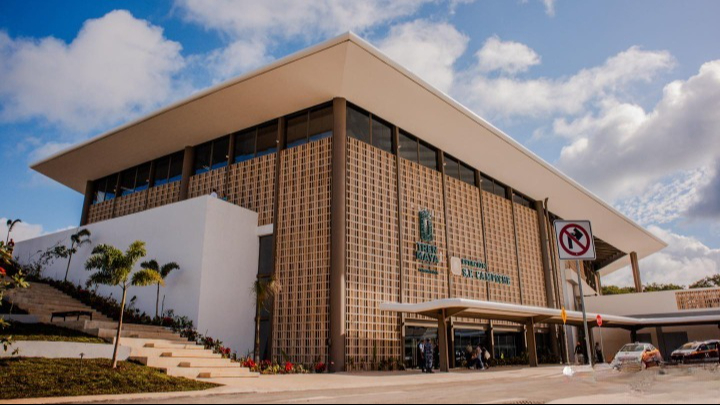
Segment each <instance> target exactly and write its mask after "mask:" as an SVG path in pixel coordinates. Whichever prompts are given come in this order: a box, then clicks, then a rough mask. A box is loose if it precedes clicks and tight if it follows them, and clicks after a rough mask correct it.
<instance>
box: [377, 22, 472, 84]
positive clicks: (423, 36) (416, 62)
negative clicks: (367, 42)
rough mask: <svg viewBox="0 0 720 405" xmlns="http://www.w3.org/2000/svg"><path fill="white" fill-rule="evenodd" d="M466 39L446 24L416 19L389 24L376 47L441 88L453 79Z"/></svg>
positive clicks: (463, 51)
mask: <svg viewBox="0 0 720 405" xmlns="http://www.w3.org/2000/svg"><path fill="white" fill-rule="evenodd" d="M468 42H469V38H468V37H467V36H465V35H463V34H461V33H460V32H458V30H457V29H455V27H454V26H452V25H450V24H448V23H435V22H431V21H427V20H416V21H412V22H409V23H405V24H401V25H396V26H394V27H392V29H391V30H390V33H389V34H388V36H387V37H386V38H385V39H383V40H382V41H380V42H379V44H378V47H379V48H380V49H381V50H382V51H383V52H385V53H386V54H387V55H388V56H389V57H390V58H392V59H393V60H395V61H397V62H398V63H400V64H401V65H403V66H404V67H406V68H408V69H409V70H411V71H412V72H414V73H415V74H417V75H418V76H420V77H421V78H423V79H424V80H426V81H428V82H429V83H430V84H432V85H433V86H435V87H437V88H438V89H440V90H442V91H445V92H447V91H449V90H450V88H451V87H452V85H453V82H454V81H455V69H454V68H453V65H454V64H455V61H456V60H457V59H458V58H459V57H460V56H462V54H463V53H465V50H466V49H467V44H468Z"/></svg>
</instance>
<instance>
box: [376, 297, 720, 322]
mask: <svg viewBox="0 0 720 405" xmlns="http://www.w3.org/2000/svg"><path fill="white" fill-rule="evenodd" d="M380 310H382V311H388V312H396V313H403V314H412V315H423V316H428V317H431V318H438V317H439V316H442V314H443V313H444V314H445V316H447V317H450V316H456V317H462V318H474V319H492V320H500V321H510V322H516V323H520V324H526V323H527V322H528V321H530V320H532V322H534V323H536V324H538V323H547V324H560V325H562V324H563V320H562V311H561V310H559V309H552V308H542V307H532V306H526V305H515V304H505V303H501V302H490V301H475V300H467V299H462V298H451V299H443V300H437V301H430V302H424V303H420V304H398V303H384V304H380ZM598 315H600V316H601V317H602V320H603V326H602V327H603V328H622V329H629V330H632V329H635V330H639V329H644V328H653V327H662V326H664V327H670V326H695V325H719V326H720V311H717V312H716V313H714V314H703V315H692V316H682V317H677V316H676V317H662V318H634V317H628V316H618V315H611V314H598V313H594V312H592V313H591V312H588V314H587V319H588V325H589V326H590V327H597V316H598ZM567 325H570V326H583V314H582V312H577V311H567Z"/></svg>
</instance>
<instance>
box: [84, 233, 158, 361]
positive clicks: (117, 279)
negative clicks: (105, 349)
mask: <svg viewBox="0 0 720 405" xmlns="http://www.w3.org/2000/svg"><path fill="white" fill-rule="evenodd" d="M145 255H147V251H146V250H145V242H141V241H135V242H133V243H132V244H131V245H130V247H129V248H128V249H127V251H125V253H123V252H122V251H121V250H120V249H118V248H116V247H114V246H110V245H99V246H96V247H95V248H94V249H93V251H92V256H90V258H89V259H88V260H87V262H86V263H85V269H86V270H88V271H93V270H97V271H96V272H95V273H93V274H91V275H90V278H89V281H90V282H91V283H92V284H103V285H108V286H120V287H121V288H122V301H121V302H120V319H119V320H118V328H117V338H116V339H115V349H114V351H113V358H112V368H114V369H115V368H117V354H118V347H119V346H120V336H121V333H122V326H123V315H124V313H125V303H126V300H127V290H128V287H129V282H130V274H131V273H132V271H133V269H134V268H135V265H136V264H137V262H138V260H140V259H141V258H143V257H145Z"/></svg>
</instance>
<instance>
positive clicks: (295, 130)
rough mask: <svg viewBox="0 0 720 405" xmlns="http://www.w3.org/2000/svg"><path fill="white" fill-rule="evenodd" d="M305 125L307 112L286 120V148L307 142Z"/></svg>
mask: <svg viewBox="0 0 720 405" xmlns="http://www.w3.org/2000/svg"><path fill="white" fill-rule="evenodd" d="M307 125H308V116H307V114H301V115H298V116H295V117H293V118H290V119H288V120H287V132H286V137H285V140H286V147H287V148H288V149H290V148H294V147H296V146H300V145H303V144H305V143H307V141H308V140H307V130H308V126H307Z"/></svg>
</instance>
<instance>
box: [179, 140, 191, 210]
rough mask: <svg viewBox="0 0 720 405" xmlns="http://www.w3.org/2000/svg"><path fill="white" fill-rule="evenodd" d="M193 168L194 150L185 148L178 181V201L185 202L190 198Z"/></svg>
mask: <svg viewBox="0 0 720 405" xmlns="http://www.w3.org/2000/svg"><path fill="white" fill-rule="evenodd" d="M193 166H195V148H193V147H192V146H186V147H185V156H184V157H183V168H182V179H181V180H180V201H185V200H187V199H188V197H189V196H190V177H192V175H193V168H194V167H193Z"/></svg>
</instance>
